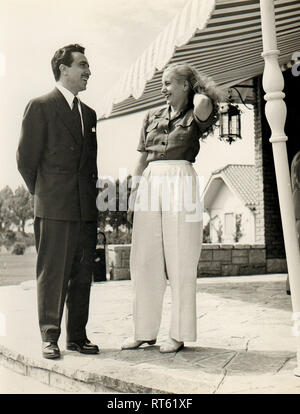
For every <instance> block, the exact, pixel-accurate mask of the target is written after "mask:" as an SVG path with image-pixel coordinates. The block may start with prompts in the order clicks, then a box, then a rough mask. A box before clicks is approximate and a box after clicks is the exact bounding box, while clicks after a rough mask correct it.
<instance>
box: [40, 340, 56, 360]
mask: <svg viewBox="0 0 300 414" xmlns="http://www.w3.org/2000/svg"><path fill="white" fill-rule="evenodd" d="M42 353H43V357H44V358H47V359H57V358H60V350H59V347H58V345H57V342H50V341H49V342H43V346H42Z"/></svg>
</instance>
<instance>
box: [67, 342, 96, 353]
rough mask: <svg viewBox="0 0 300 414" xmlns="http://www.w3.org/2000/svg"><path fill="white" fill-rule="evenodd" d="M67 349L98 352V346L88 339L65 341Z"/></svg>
mask: <svg viewBox="0 0 300 414" xmlns="http://www.w3.org/2000/svg"><path fill="white" fill-rule="evenodd" d="M67 349H68V350H69V351H78V352H80V353H81V354H98V353H99V348H98V346H97V345H94V344H92V343H91V342H90V341H89V340H88V339H85V340H83V341H73V342H67Z"/></svg>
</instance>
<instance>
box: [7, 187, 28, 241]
mask: <svg viewBox="0 0 300 414" xmlns="http://www.w3.org/2000/svg"><path fill="white" fill-rule="evenodd" d="M11 209H12V211H13V217H12V221H13V222H14V223H15V224H16V225H17V227H18V230H19V231H20V232H21V233H22V234H24V235H25V225H26V221H27V220H29V219H33V206H32V198H31V195H30V193H29V191H28V190H26V189H25V187H24V186H19V187H18V188H17V189H16V191H15V193H14V195H13V197H12V201H11Z"/></svg>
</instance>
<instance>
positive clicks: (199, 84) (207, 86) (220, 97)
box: [164, 63, 225, 139]
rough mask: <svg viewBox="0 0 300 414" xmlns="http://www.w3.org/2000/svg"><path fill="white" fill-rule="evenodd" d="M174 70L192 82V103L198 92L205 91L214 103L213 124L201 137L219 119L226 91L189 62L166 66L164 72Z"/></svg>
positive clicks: (176, 76)
mask: <svg viewBox="0 0 300 414" xmlns="http://www.w3.org/2000/svg"><path fill="white" fill-rule="evenodd" d="M167 71H168V72H169V71H172V72H174V74H175V78H176V79H180V80H187V81H188V82H189V84H190V103H191V104H192V103H193V98H194V95H195V94H196V93H203V94H204V95H206V96H208V97H209V98H210V99H211V101H212V104H213V122H212V124H211V126H210V127H209V128H208V129H207V130H206V131H205V132H204V133H203V134H202V136H201V139H204V138H206V137H207V136H208V135H209V134H211V133H212V132H213V131H214V129H215V126H216V122H217V121H218V119H219V103H220V102H222V101H224V100H225V92H224V91H222V89H221V88H219V87H218V86H217V85H216V83H215V81H214V80H213V79H212V78H211V77H209V76H206V75H204V74H203V73H201V72H199V71H198V70H197V69H196V68H195V67H194V66H192V65H189V64H188V63H173V64H171V65H169V66H167V67H166V69H165V70H164V72H167Z"/></svg>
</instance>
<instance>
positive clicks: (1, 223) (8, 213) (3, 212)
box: [0, 185, 14, 236]
mask: <svg viewBox="0 0 300 414" xmlns="http://www.w3.org/2000/svg"><path fill="white" fill-rule="evenodd" d="M13 196H14V193H13V191H12V189H11V188H10V187H9V186H8V185H7V186H6V187H4V188H3V189H2V190H1V191H0V233H1V235H2V236H3V235H4V233H5V232H6V231H7V230H9V228H10V226H11V224H12V221H13V216H14V212H13V209H12V199H13Z"/></svg>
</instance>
